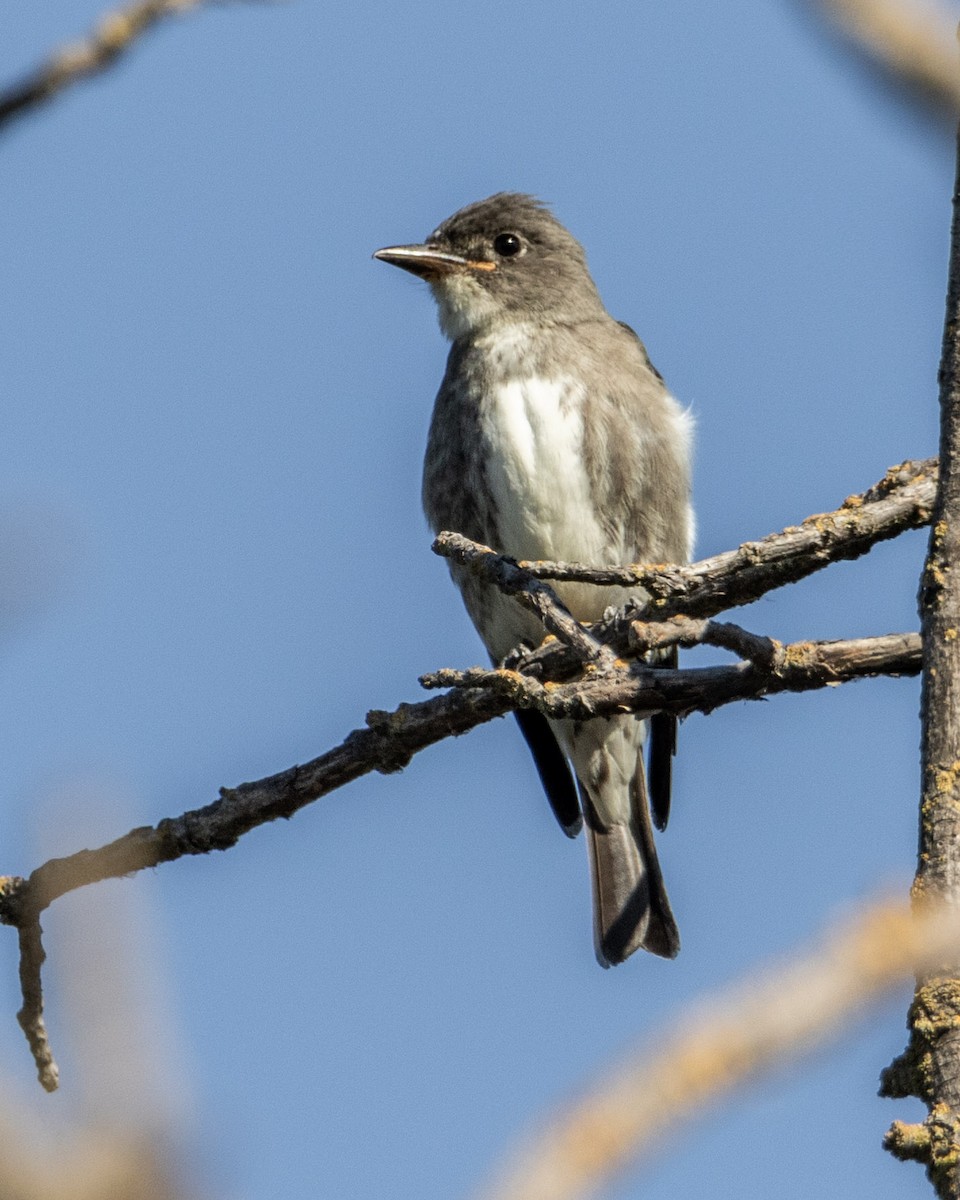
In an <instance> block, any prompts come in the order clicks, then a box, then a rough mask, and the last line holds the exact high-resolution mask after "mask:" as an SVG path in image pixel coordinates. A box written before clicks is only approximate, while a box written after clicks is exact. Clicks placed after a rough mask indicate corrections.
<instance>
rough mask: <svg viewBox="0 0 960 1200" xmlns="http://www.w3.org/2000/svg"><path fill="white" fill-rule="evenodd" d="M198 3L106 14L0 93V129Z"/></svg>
mask: <svg viewBox="0 0 960 1200" xmlns="http://www.w3.org/2000/svg"><path fill="white" fill-rule="evenodd" d="M203 3H204V0H140V3H137V4H131V5H130V6H129V7H127V8H120V9H117V10H116V11H115V12H110V13H107V14H106V15H105V16H103V17H102V18H101V19H100V22H99V24H98V25H97V28H96V29H95V30H94V31H93V33H91V34H90V35H89V36H88V37H87V38H85V39H84V40H83V41H81V42H75V43H72V44H71V45H69V46H64V47H63V48H62V49H60V50H58V51H56V53H54V54H53V55H51V57H50V58H49V60H48V61H47V62H45V63H44V64H43V65H42V66H40V67H38V68H37V70H35V71H33V72H32V73H31V74H30V75H28V76H27V77H26V78H25V79H22V80H20V81H19V82H18V83H15V84H13V85H11V86H10V87H7V88H5V89H4V90H3V91H0V127H2V126H4V125H6V124H8V123H9V122H10V121H12V120H13V119H14V118H15V117H19V116H23V115H24V114H26V113H27V112H29V111H31V110H32V109H35V108H38V107H39V106H40V105H41V104H44V103H45V102H46V101H47V100H51V99H52V98H53V97H54V96H56V95H57V93H58V92H62V91H63V90H64V88H67V87H69V86H70V85H71V84H73V83H78V82H79V81H80V80H81V79H86V78H88V77H89V76H91V75H97V74H99V73H100V72H101V71H105V70H106V69H107V67H109V66H111V65H112V64H113V63H114V62H116V60H117V59H118V58H119V57H120V55H121V54H123V53H124V52H125V51H127V50H129V49H130V47H131V46H132V45H133V43H134V42H135V41H136V40H137V39H138V38H140V37H142V36H143V34H145V33H146V32H147V30H148V29H151V28H152V27H153V26H154V25H156V24H157V23H158V22H159V21H162V20H165V19H166V18H167V17H172V16H174V15H176V14H178V13H183V12H186V11H187V10H188V9H191V8H198V7H199V6H200V5H201V4H203Z"/></svg>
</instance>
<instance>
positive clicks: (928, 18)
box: [805, 0, 960, 122]
mask: <svg viewBox="0 0 960 1200" xmlns="http://www.w3.org/2000/svg"><path fill="white" fill-rule="evenodd" d="M805 4H806V6H807V7H810V8H813V9H814V10H816V11H818V12H819V13H821V14H822V15H823V16H824V17H826V18H827V19H828V20H829V22H830V23H831V24H832V25H833V26H834V27H836V28H839V29H840V30H841V31H842V33H843V34H844V36H845V38H846V40H847V42H848V44H849V45H850V46H851V47H852V48H853V49H854V50H856V51H857V52H858V53H859V54H861V55H862V56H864V57H865V59H866V60H867V61H868V62H870V63H871V64H873V65H874V66H877V67H879V68H880V69H881V70H882V71H884V72H885V74H886V75H887V76H888V78H890V79H891V80H892V81H893V82H894V83H896V84H900V85H904V84H905V85H906V87H907V89H908V90H909V91H910V92H911V93H912V94H913V95H914V96H915V97H917V98H918V99H919V100H920V101H921V102H922V103H923V104H924V105H925V106H926V107H927V108H928V109H930V110H931V111H932V112H933V113H934V114H935V115H936V116H937V117H940V118H946V119H947V120H948V121H951V122H952V121H955V120H956V117H957V114H958V113H960V72H958V63H957V46H956V42H955V40H954V35H955V32H956V23H957V18H956V15H955V14H952V13H951V12H950V11H948V9H947V8H946V7H945V6H944V5H940V4H930V3H924V2H921V0H911V2H910V3H904V0H805Z"/></svg>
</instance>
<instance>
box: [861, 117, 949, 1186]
mask: <svg viewBox="0 0 960 1200" xmlns="http://www.w3.org/2000/svg"><path fill="white" fill-rule="evenodd" d="M957 137H958V140H957V176H956V183H955V186H954V195H953V226H952V232H951V252H950V268H949V275H948V282H947V312H946V321H945V324H944V335H943V351H942V355H941V362H940V484H939V488H938V491H937V500H936V504H935V506H934V511H933V527H932V529H931V532H930V543H929V547H928V551H927V560H926V564H925V566H924V572H923V577H922V580H921V585H920V620H921V635H922V640H923V674H922V690H921V702H920V716H921V724H922V733H921V756H920V765H921V789H922V791H921V797H920V845H919V856H918V862H917V874H916V878H915V880H914V885H913V897H914V904H915V906H916V907H917V909H919V910H923V909H924V908H925V907H927V906H930V905H936V906H937V907H939V908H944V909H946V910H948V911H952V912H953V915H954V919H955V920H957V921H958V923H960V130H958V135H957ZM909 1022H910V1043H909V1045H908V1047H907V1051H906V1053H905V1054H904V1055H903V1056H901V1058H900V1059H898V1060H897V1062H896V1063H894V1064H893V1067H892V1068H890V1069H889V1070H888V1071H887V1072H886V1073H885V1075H884V1077H883V1080H882V1085H881V1086H882V1090H883V1092H884V1094H886V1095H891V1096H902V1095H907V1094H913V1095H916V1096H919V1097H920V1098H921V1099H922V1100H924V1101H926V1103H927V1105H928V1108H929V1110H930V1111H929V1115H928V1116H927V1118H926V1120H925V1121H924V1122H923V1123H922V1125H919V1126H906V1125H903V1124H902V1123H899V1122H898V1123H897V1124H895V1125H894V1127H893V1128H892V1129H891V1131H890V1133H889V1135H888V1138H887V1146H888V1148H889V1149H890V1150H891V1151H892V1152H893V1153H894V1154H897V1155H899V1156H900V1157H902V1158H912V1159H916V1160H918V1161H920V1162H922V1163H924V1165H925V1166H926V1167H927V1174H928V1176H929V1178H930V1181H931V1183H932V1184H933V1186H934V1188H935V1190H936V1192H937V1195H938V1196H940V1197H941V1198H942V1200H947V1198H948V1197H950V1198H954V1200H955V1198H956V1197H958V1196H960V954H958V953H956V951H954V952H953V953H951V954H949V955H945V956H944V957H943V958H942V959H941V960H939V961H938V962H936V963H935V964H932V967H931V969H930V970H929V971H927V972H925V973H923V974H921V975H920V976H919V977H918V979H917V993H916V998H915V1000H914V1004H913V1005H912V1007H911V1010H910V1016H909Z"/></svg>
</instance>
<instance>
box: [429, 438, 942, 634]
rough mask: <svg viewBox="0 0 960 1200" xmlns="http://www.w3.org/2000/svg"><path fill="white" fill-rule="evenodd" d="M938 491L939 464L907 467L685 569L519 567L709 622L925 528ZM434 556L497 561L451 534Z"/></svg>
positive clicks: (658, 613)
mask: <svg viewBox="0 0 960 1200" xmlns="http://www.w3.org/2000/svg"><path fill="white" fill-rule="evenodd" d="M936 491H937V460H936V459H934V458H927V459H921V460H919V461H908V462H903V463H900V464H899V465H898V466H895V467H891V468H890V470H889V471H887V473H886V475H885V476H884V477H883V479H881V480H880V481H879V482H878V483H875V484H874V485H873V487H871V488H869V489H868V490H867V491H865V492H862V493H861V494H860V495H856V496H849V497H848V498H847V499H846V500H845V501H844V502H843V504H842V505H841V506H840V507H839V508H838V509H837V510H836V511H834V512H829V513H814V515H813V516H811V517H807V518H806V520H805V521H803V522H802V524H800V525H788V526H787V528H786V529H783V530H781V531H780V532H779V533H771V534H770V535H769V536H768V537H765V538H762V539H761V540H760V541H758V542H745V543H744V544H743V545H742V546H740V547H739V549H737V550H728V551H726V552H724V553H723V554H716V555H714V556H713V557H712V558H705V559H702V560H701V561H700V562H696V563H691V564H690V565H689V566H676V565H673V564H667V565H661V564H650V563H635V564H632V565H629V566H612V567H599V568H598V567H591V566H584V565H582V564H580V563H547V562H532V561H527V560H524V561H522V562H519V563H517V564H516V565H517V566H518V567H520V568H521V569H522V570H523V571H525V572H526V573H527V574H529V575H532V576H534V577H536V578H537V579H553V580H559V581H576V582H581V583H595V584H598V585H602V586H605V587H609V586H616V587H635V588H642V589H643V590H644V591H645V592H648V593H649V595H650V596H651V597H652V602H651V603H650V604H649V605H647V606H646V608H645V609H643V610H642V612H641V613H639V614H638V615H645V616H650V617H652V618H655V619H657V620H662V619H663V618H664V617H669V616H673V615H674V614H675V613H683V614H685V615H686V616H690V617H712V616H715V615H716V614H717V613H720V612H725V611H726V610H727V609H730V608H736V607H738V606H740V605H743V604H751V603H752V602H753V601H754V600H758V599H759V598H760V597H761V596H764V595H766V593H767V592H770V591H772V590H773V589H774V588H778V587H784V586H785V585H786V584H788V583H797V582H798V581H799V580H801V579H805V578H806V577H807V576H808V575H812V574H814V572H816V571H821V570H823V568H824V567H828V566H829V565H830V564H831V563H833V562H840V561H842V560H846V559H853V558H859V557H860V556H861V555H863V554H866V553H867V551H868V550H871V549H872V548H873V547H874V546H875V545H876V544H877V542H882V541H887V540H888V539H890V538H895V537H897V536H899V534H901V533H903V532H904V531H905V530H908V529H919V528H921V527H922V526H924V525H929V523H930V513H931V511H932V509H933V503H934V499H935V497H936ZM433 548H434V551H435V552H436V553H437V554H440V555H442V556H443V557H445V558H459V557H461V556H463V555H465V554H466V553H468V551H470V550H471V548H472V551H473V552H476V551H478V550H480V551H485V552H486V553H487V554H488V555H492V556H493V557H495V558H497V557H499V556H498V555H495V554H494V552H493V551H492V550H490V549H489V548H487V547H478V546H477V544H476V543H474V542H471V541H470V540H469V539H468V538H464V537H461V536H460V535H459V534H455V533H441V534H440V536H439V537H438V538H437V540H436V541H435V542H434V545H433ZM505 561H507V562H511V561H513V560H510V559H507V560H505ZM491 571H492V568H491ZM490 578H491V579H494V578H495V575H494V574H493V573H491V575H490Z"/></svg>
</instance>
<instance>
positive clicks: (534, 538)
mask: <svg viewBox="0 0 960 1200" xmlns="http://www.w3.org/2000/svg"><path fill="white" fill-rule="evenodd" d="M582 402H583V388H582V386H581V385H580V384H578V383H577V382H576V381H575V380H572V379H569V378H557V379H545V378H542V377H536V376H528V377H527V378H522V379H513V380H511V381H510V382H505V383H499V384H495V385H494V386H493V387H492V388H491V390H490V393H489V396H488V399H487V401H486V403H485V405H484V409H483V411H482V413H481V431H482V436H483V438H484V440H485V442H486V443H487V446H486V450H487V454H486V460H487V464H486V465H487V481H488V483H489V485H490V489H491V491H492V493H493V499H494V502H495V504H496V509H497V513H498V522H499V527H500V534H501V538H502V540H503V546H502V547H499V548H500V549H502V550H503V551H504V552H506V553H507V554H511V555H514V556H516V557H517V558H555V559H568V560H570V559H575V560H578V561H580V562H595V563H608V562H618V561H620V559H621V558H622V557H623V548H622V547H621V546H618V545H612V544H611V542H610V539H609V536H608V535H607V534H606V533H605V531H604V530H603V528H602V527H601V525H600V522H599V521H598V520H597V514H596V512H595V510H594V504H593V498H592V496H591V493H590V484H589V480H588V478H587V472H586V467H585V464H584V454H583V412H582Z"/></svg>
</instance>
